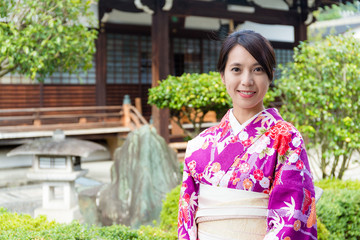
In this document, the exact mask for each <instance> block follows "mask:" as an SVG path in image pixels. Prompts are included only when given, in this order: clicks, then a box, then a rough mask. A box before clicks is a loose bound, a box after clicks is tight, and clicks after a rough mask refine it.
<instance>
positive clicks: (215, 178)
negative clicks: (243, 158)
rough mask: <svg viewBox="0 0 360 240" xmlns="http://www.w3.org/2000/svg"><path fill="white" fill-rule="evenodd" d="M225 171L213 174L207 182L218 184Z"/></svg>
mask: <svg viewBox="0 0 360 240" xmlns="http://www.w3.org/2000/svg"><path fill="white" fill-rule="evenodd" d="M224 174H225V171H223V170H221V171H218V172H217V173H215V174H214V176H212V177H211V178H210V179H209V182H211V183H212V184H218V182H220V180H221V178H222V177H223V176H224Z"/></svg>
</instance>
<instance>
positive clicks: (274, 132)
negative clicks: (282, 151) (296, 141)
mask: <svg viewBox="0 0 360 240" xmlns="http://www.w3.org/2000/svg"><path fill="white" fill-rule="evenodd" d="M292 127H293V126H292V125H291V124H290V123H287V122H284V121H280V122H278V123H276V124H275V125H274V126H273V127H272V128H270V131H267V132H266V133H265V135H266V136H269V135H270V137H271V138H272V139H275V138H276V137H277V136H278V135H289V134H290V133H289V131H290V130H291V129H292Z"/></svg>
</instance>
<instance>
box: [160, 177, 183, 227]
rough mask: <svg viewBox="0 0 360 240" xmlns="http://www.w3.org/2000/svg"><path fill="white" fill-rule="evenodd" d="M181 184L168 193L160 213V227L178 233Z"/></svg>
mask: <svg viewBox="0 0 360 240" xmlns="http://www.w3.org/2000/svg"><path fill="white" fill-rule="evenodd" d="M180 188H181V184H180V185H178V186H177V187H175V188H174V189H173V190H171V192H169V193H168V194H167V195H166V198H165V200H164V201H163V208H162V210H161V213H160V219H161V221H160V228H161V229H163V230H165V231H170V232H175V233H177V217H178V212H179V198H180Z"/></svg>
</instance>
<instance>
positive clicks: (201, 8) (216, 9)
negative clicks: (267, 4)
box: [169, 0, 299, 25]
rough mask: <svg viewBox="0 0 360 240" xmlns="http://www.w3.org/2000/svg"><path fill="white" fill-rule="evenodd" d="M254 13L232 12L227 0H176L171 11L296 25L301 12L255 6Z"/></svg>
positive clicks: (187, 14)
mask: <svg viewBox="0 0 360 240" xmlns="http://www.w3.org/2000/svg"><path fill="white" fill-rule="evenodd" d="M254 8H255V12H254V13H245V12H244V13H243V12H230V11H228V10H227V4H226V2H202V1H193V0H180V1H179V0H174V5H173V7H172V8H171V10H170V11H169V13H170V14H172V15H181V16H199V17H211V18H227V19H232V20H234V21H240V22H243V21H251V22H255V23H263V24H280V25H295V24H297V19H298V16H299V13H298V12H297V11H295V10H288V11H281V10H273V9H265V8H261V7H259V6H255V7H254Z"/></svg>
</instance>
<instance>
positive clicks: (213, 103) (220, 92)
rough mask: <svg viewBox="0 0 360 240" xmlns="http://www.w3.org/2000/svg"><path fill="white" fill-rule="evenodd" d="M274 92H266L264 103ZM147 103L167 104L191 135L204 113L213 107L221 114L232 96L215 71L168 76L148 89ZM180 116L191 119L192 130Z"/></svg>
mask: <svg viewBox="0 0 360 240" xmlns="http://www.w3.org/2000/svg"><path fill="white" fill-rule="evenodd" d="M274 96H275V94H274V92H269V94H267V95H266V96H265V105H268V103H269V102H271V101H273V100H274ZM148 103H149V104H151V105H156V106H157V107H158V108H169V109H170V115H171V117H172V119H173V120H174V121H175V122H176V123H177V124H178V125H179V126H180V127H181V128H182V129H183V130H184V132H185V134H186V135H187V136H188V137H190V138H193V137H195V136H196V135H198V134H199V133H200V131H201V126H202V124H203V122H204V116H205V115H206V113H208V112H209V111H215V112H216V115H217V117H219V118H221V117H222V116H223V115H224V114H225V113H226V111H227V110H228V109H229V108H230V107H231V106H232V102H231V98H230V97H229V95H228V94H227V92H226V88H225V85H224V84H223V83H222V82H221V78H220V74H219V73H217V72H210V73H208V74H207V73H202V74H198V73H193V74H189V73H184V74H183V75H182V76H180V77H175V76H168V78H167V79H165V80H164V81H160V82H159V85H158V86H157V87H153V88H151V89H149V100H148ZM183 118H187V119H188V120H189V121H190V122H191V124H192V125H193V129H194V131H188V130H186V129H185V128H184V127H183V124H182V121H181V120H182V119H183Z"/></svg>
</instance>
